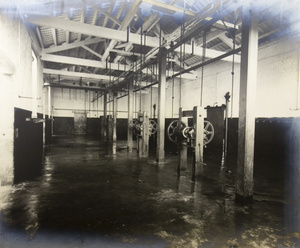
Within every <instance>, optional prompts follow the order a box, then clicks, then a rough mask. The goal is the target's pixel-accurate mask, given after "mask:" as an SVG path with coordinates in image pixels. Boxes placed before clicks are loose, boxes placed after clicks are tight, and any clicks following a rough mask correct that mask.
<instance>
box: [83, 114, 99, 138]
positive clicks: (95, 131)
mask: <svg viewBox="0 0 300 248" xmlns="http://www.w3.org/2000/svg"><path fill="white" fill-rule="evenodd" d="M86 122H87V123H86V134H87V135H89V136H94V137H100V132H101V123H100V118H87V119H86Z"/></svg>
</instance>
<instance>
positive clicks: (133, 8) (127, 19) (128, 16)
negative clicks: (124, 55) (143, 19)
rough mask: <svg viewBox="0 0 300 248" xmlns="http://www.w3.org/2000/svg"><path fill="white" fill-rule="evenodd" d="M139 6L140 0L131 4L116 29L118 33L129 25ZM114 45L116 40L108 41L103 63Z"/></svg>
mask: <svg viewBox="0 0 300 248" xmlns="http://www.w3.org/2000/svg"><path fill="white" fill-rule="evenodd" d="M140 4H141V0H135V1H134V2H133V4H132V5H131V8H130V9H129V11H128V12H127V14H126V16H125V18H124V19H123V21H122V23H121V25H120V26H119V28H118V30H119V31H124V30H126V28H127V26H128V25H129V24H130V22H131V20H132V18H133V17H134V16H135V14H136V12H137V11H138V9H139V6H140ZM124 38H127V33H126V36H125V37H124ZM116 44H117V40H114V39H112V40H111V41H110V43H109V45H108V47H107V48H106V50H105V52H104V54H103V58H102V61H105V60H106V59H107V57H108V55H109V52H110V50H111V49H113V48H114V46H115V45H116Z"/></svg>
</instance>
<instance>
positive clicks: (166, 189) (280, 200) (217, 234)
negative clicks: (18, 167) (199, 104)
mask: <svg viewBox="0 0 300 248" xmlns="http://www.w3.org/2000/svg"><path fill="white" fill-rule="evenodd" d="M124 147H126V143H123V142H118V149H117V154H116V155H112V154H111V151H110V147H109V145H108V144H107V143H105V142H99V141H97V140H93V139H90V138H86V137H83V136H73V137H56V138H55V144H53V145H52V146H51V147H48V148H47V149H46V152H45V158H44V162H43V163H44V164H43V168H44V172H43V175H42V176H41V177H40V178H37V179H36V180H35V181H31V182H24V183H20V184H18V185H15V186H13V187H2V188H0V200H1V202H0V208H1V216H0V218H1V219H0V220H1V223H0V241H1V242H0V247H101V248H102V247H191V248H193V247H276V248H277V247H299V246H300V242H299V239H300V234H299V233H295V232H293V233H289V232H287V230H286V228H285V224H284V223H285V221H284V197H283V186H282V185H283V184H282V183H279V182H278V180H277V178H276V180H275V181H274V180H271V179H270V180H269V179H268V180H266V178H264V177H262V176H260V177H259V176H257V178H258V179H257V180H256V181H255V196H254V203H253V205H251V206H240V205H237V204H235V202H234V194H235V187H234V182H235V173H234V167H235V162H234V160H233V161H232V162H229V164H228V168H229V169H230V170H229V169H228V170H224V171H220V163H219V161H217V160H216V159H214V157H213V156H211V155H210V156H207V157H206V158H205V162H206V165H205V170H204V176H203V178H197V180H196V182H193V181H191V175H190V172H189V171H190V170H188V171H187V172H185V173H184V174H183V175H181V176H180V177H178V176H177V173H176V171H177V170H176V168H177V157H176V156H174V155H171V154H167V155H166V163H165V164H164V165H163V166H158V165H157V164H156V162H155V157H154V156H151V155H150V157H149V158H148V159H146V158H138V157H137V155H136V152H135V151H134V152H133V154H131V155H129V154H128V153H127V150H126V149H123V148H124ZM189 166H190V163H189ZM260 175H261V174H260Z"/></svg>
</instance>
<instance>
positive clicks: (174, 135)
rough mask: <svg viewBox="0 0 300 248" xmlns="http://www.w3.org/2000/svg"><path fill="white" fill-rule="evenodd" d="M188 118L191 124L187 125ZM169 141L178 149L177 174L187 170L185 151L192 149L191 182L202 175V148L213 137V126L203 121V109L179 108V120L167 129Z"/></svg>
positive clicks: (196, 107) (198, 107) (197, 107)
mask: <svg viewBox="0 0 300 248" xmlns="http://www.w3.org/2000/svg"><path fill="white" fill-rule="evenodd" d="M189 118H191V119H192V124H191V125H188V123H190V122H189ZM167 135H168V138H169V140H170V141H172V142H174V143H175V144H176V145H177V149H178V160H179V163H178V170H177V172H178V174H180V173H181V171H185V170H187V168H188V166H187V150H188V147H189V148H192V152H193V164H192V180H195V177H196V176H201V175H202V174H203V164H204V163H203V148H204V147H206V146H207V144H208V143H210V142H211V141H212V139H213V137H214V127H213V125H212V124H211V123H210V122H209V121H207V120H204V108H203V107H200V106H195V107H194V108H193V109H192V110H185V111H184V110H183V109H182V108H179V120H174V121H172V122H171V123H170V125H169V126H168V129H167Z"/></svg>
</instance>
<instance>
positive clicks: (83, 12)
mask: <svg viewBox="0 0 300 248" xmlns="http://www.w3.org/2000/svg"><path fill="white" fill-rule="evenodd" d="M84 20H85V6H83V7H82V10H81V18H80V22H82V23H84ZM81 36H82V33H81V32H79V33H78V39H77V40H78V41H81Z"/></svg>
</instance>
